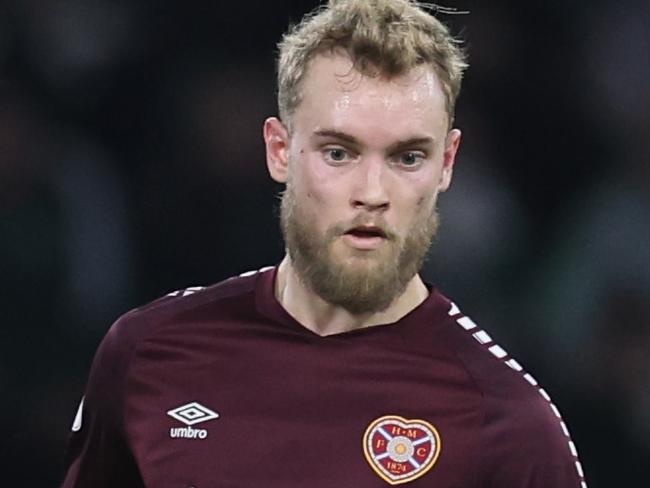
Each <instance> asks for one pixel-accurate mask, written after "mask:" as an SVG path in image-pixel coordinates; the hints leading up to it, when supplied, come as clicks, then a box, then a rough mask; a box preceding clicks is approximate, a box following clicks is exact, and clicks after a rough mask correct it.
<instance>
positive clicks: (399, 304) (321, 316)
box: [275, 255, 429, 336]
mask: <svg viewBox="0 0 650 488" xmlns="http://www.w3.org/2000/svg"><path fill="white" fill-rule="evenodd" d="M428 296H429V290H428V289H427V287H426V286H425V285H424V283H423V282H422V279H421V278H420V276H419V275H415V276H414V277H413V278H412V279H411V281H410V282H409V283H408V285H407V286H406V288H405V290H404V292H403V293H402V294H401V295H399V296H398V297H396V298H395V299H394V300H393V302H392V303H391V305H390V306H389V307H388V308H387V309H386V310H382V311H380V312H368V313H363V314H353V313H350V312H349V311H348V310H346V309H344V308H343V307H340V306H338V305H333V304H331V303H329V302H327V301H325V300H323V299H322V298H321V297H320V296H318V295H317V294H316V293H314V292H313V291H312V290H311V289H310V288H309V287H307V286H306V285H305V284H304V283H303V282H302V280H301V279H300V278H299V276H298V274H297V273H296V270H295V268H294V267H293V265H292V263H291V259H290V258H289V256H288V255H287V256H285V258H284V260H283V261H282V263H281V264H280V267H279V268H278V272H277V276H276V281H275V297H276V298H277V300H278V301H279V302H280V304H281V305H282V306H283V307H284V309H285V310H286V311H287V312H288V313H289V314H290V315H291V316H292V317H293V318H294V319H296V320H297V321H298V322H299V323H300V324H302V325H303V326H304V327H305V328H307V329H309V330H311V331H312V332H314V333H316V334H318V335H320V336H327V335H332V334H339V333H341V332H348V331H351V330H356V329H362V328H365V327H372V326H375V325H381V324H388V323H392V322H396V321H398V320H399V319H401V318H402V317H404V316H405V315H406V314H407V313H409V312H410V311H411V310H413V309H414V308H415V307H417V306H418V305H420V304H421V303H422V302H423V301H424V300H426V298H427V297H428Z"/></svg>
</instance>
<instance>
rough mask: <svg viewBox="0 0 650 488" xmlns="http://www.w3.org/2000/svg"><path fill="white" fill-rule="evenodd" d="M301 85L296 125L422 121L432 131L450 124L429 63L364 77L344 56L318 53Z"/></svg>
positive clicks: (440, 88) (442, 94) (439, 89)
mask: <svg viewBox="0 0 650 488" xmlns="http://www.w3.org/2000/svg"><path fill="white" fill-rule="evenodd" d="M301 85H302V86H301V91H302V97H301V98H302V101H301V103H300V105H299V106H298V108H297V110H296V113H295V118H296V122H297V123H300V122H303V123H307V124H308V125H313V124H317V125H321V124H325V125H339V124H340V123H342V122H343V121H345V120H347V121H348V122H354V119H355V118H360V119H377V118H382V119H385V122H392V123H408V122H410V123H412V124H417V123H421V124H425V125H426V126H427V127H429V128H430V129H431V130H434V131H435V130H437V129H439V128H440V127H441V126H442V125H444V124H445V123H446V117H447V114H446V111H445V97H444V93H443V90H442V86H441V84H440V81H439V79H438V76H437V75H436V74H435V72H434V70H433V68H431V67H429V66H426V65H422V66H418V67H415V68H413V69H412V70H410V71H409V72H407V73H404V74H402V75H399V76H395V77H392V78H386V77H383V76H367V75H364V74H362V73H360V72H359V71H357V70H356V69H355V68H354V66H353V63H352V61H351V60H350V58H348V57H347V56H345V55H341V54H332V55H319V56H317V57H316V58H314V59H313V60H312V61H311V62H310V63H309V66H308V69H307V73H306V75H305V78H304V79H303V82H302V84H301ZM349 119H352V120H349Z"/></svg>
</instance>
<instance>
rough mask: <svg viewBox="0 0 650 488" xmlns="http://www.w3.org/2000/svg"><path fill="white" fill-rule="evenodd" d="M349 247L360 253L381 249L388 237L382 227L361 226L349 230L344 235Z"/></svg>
mask: <svg viewBox="0 0 650 488" xmlns="http://www.w3.org/2000/svg"><path fill="white" fill-rule="evenodd" d="M343 238H344V240H345V241H346V242H347V244H348V245H349V246H351V247H352V248H354V249H357V250H359V251H372V250H375V249H378V248H379V247H381V246H382V245H383V244H384V243H385V242H386V241H387V238H388V236H387V235H386V232H384V231H383V230H382V229H381V228H380V227H377V226H374V225H360V226H357V227H352V228H351V229H348V231H347V232H345V233H344V234H343Z"/></svg>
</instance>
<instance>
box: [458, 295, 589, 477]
mask: <svg viewBox="0 0 650 488" xmlns="http://www.w3.org/2000/svg"><path fill="white" fill-rule="evenodd" d="M448 316H449V319H450V321H451V324H450V326H451V335H452V337H453V339H452V342H453V344H454V349H455V353H456V354H457V356H458V358H459V359H460V361H461V362H462V363H463V364H464V366H465V368H466V370H467V372H468V374H469V375H470V377H471V378H472V380H473V382H474V384H475V385H476V387H477V388H478V389H479V391H480V392H481V395H482V398H483V415H484V420H483V429H482V434H481V439H482V441H481V443H482V449H483V459H484V466H483V467H484V469H486V470H488V471H490V472H491V473H490V474H489V475H488V474H485V475H484V479H489V478H493V479H499V480H500V481H499V482H498V483H497V482H496V481H495V483H497V485H496V486H503V487H506V486H522V487H523V486H537V485H536V484H535V483H538V482H541V481H540V480H541V479H542V478H543V480H545V481H544V482H550V481H549V480H553V479H555V480H556V481H553V483H560V481H559V479H560V478H562V479H563V480H566V481H562V482H561V483H560V484H555V485H553V486H558V487H564V486H580V485H579V483H578V480H579V478H581V476H582V473H581V470H582V468H581V466H580V463H579V461H578V458H577V452H576V448H575V445H574V444H573V442H572V440H571V438H570V435H569V431H568V428H567V426H566V424H565V422H564V420H563V419H562V417H561V415H560V411H559V409H558V407H557V406H556V405H555V404H554V403H553V401H552V400H551V397H550V396H549V394H548V393H547V392H546V390H544V388H543V387H542V386H541V385H540V384H539V383H538V381H537V380H536V379H535V378H534V377H533V376H532V375H531V374H530V373H529V372H527V371H525V370H524V368H523V366H522V365H521V364H520V363H519V361H518V360H516V359H515V358H513V357H512V356H511V355H510V354H509V353H508V352H507V351H506V350H505V349H503V348H502V347H501V346H500V345H499V344H497V343H496V342H495V341H494V339H493V338H492V337H491V336H490V334H489V333H488V332H487V331H485V330H483V329H481V328H480V327H479V326H478V325H477V323H476V322H474V321H473V320H472V319H471V318H470V317H468V316H466V315H464V314H463V313H462V312H461V310H460V309H459V308H458V307H457V306H456V305H455V304H454V303H452V302H450V304H449V311H448ZM497 466H498V467H499V468H496V467H497ZM495 469H497V470H498V471H499V473H500V474H499V475H498V476H501V475H503V476H511V477H513V481H506V478H496V476H497V474H495ZM517 476H518V478H517V479H516V481H515V478H514V477H517ZM535 477H537V478H539V480H538V479H537V478H535ZM553 477H556V478H553ZM558 477H560V478H558ZM533 478H535V480H533ZM524 479H525V480H526V481H524ZM499 483H500V484H499ZM513 483H514V484H513ZM517 483H519V484H517ZM540 486H542V485H540ZM549 486H551V485H549Z"/></svg>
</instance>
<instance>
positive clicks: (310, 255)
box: [280, 182, 439, 315]
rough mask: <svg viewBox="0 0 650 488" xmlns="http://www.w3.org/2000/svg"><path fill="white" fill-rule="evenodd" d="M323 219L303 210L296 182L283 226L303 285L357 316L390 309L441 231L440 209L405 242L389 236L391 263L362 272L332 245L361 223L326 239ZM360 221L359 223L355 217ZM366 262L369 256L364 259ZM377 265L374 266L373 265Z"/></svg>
mask: <svg viewBox="0 0 650 488" xmlns="http://www.w3.org/2000/svg"><path fill="white" fill-rule="evenodd" d="M316 220H317V218H316V217H315V216H313V215H306V214H305V213H304V212H301V210H300V206H299V205H298V204H297V202H296V199H295V193H294V191H293V187H292V185H291V182H289V183H287V189H286V190H285V192H284V193H283V194H282V204H281V206H280V222H281V226H282V234H283V236H284V241H285V244H286V247H287V252H288V254H289V258H290V259H291V262H292V265H293V267H294V269H295V270H296V273H297V275H298V278H299V279H300V280H301V281H302V283H303V284H304V285H305V286H306V287H308V288H309V289H310V290H312V291H313V292H314V293H316V294H317V295H318V296H319V297H321V298H322V299H323V300H325V301H326V302H329V303H331V304H333V305H337V306H340V307H342V308H344V309H346V310H347V311H348V312H350V313H351V314H354V315H361V314H366V313H374V312H381V311H384V310H386V309H387V308H388V307H389V306H390V305H391V303H393V301H394V300H395V299H396V298H397V297H399V296H400V295H401V294H402V293H403V292H404V290H405V289H406V287H407V285H408V284H409V282H410V281H411V279H412V278H413V277H414V276H415V274H416V273H418V272H419V271H420V269H421V268H422V265H423V264H424V261H425V259H426V255H427V252H428V250H429V247H430V246H431V242H432V240H433V238H434V236H435V235H436V231H437V229H438V223H439V218H438V212H437V211H436V209H435V208H433V209H432V210H431V212H430V213H429V214H428V215H427V218H426V220H425V221H424V222H421V223H420V222H416V223H414V224H413V225H412V227H411V229H409V231H408V233H407V235H406V237H405V238H402V237H400V236H399V235H397V234H396V233H395V232H390V230H389V231H388V232H387V242H385V243H384V245H385V246H391V249H390V251H391V252H390V255H389V256H388V257H387V259H384V260H381V261H379V262H376V258H375V259H373V258H369V259H371V260H372V261H371V262H370V263H369V266H368V267H365V268H363V269H361V270H359V269H354V268H352V267H348V266H345V264H344V263H341V262H336V261H335V259H334V258H333V257H332V256H331V247H332V245H333V244H334V242H335V240H336V239H338V238H340V236H341V235H342V234H343V233H344V232H345V230H346V229H348V228H350V227H351V226H354V225H356V224H357V223H356V222H355V221H352V222H347V223H346V224H344V223H339V224H336V225H334V226H332V227H330V228H329V229H327V231H326V232H325V235H322V234H321V233H320V232H319V231H318V230H317V228H316V226H315V225H314V222H315V221H316ZM355 220H356V219H355ZM360 259H363V258H360ZM373 263H374V264H376V266H371V264H373Z"/></svg>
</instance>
